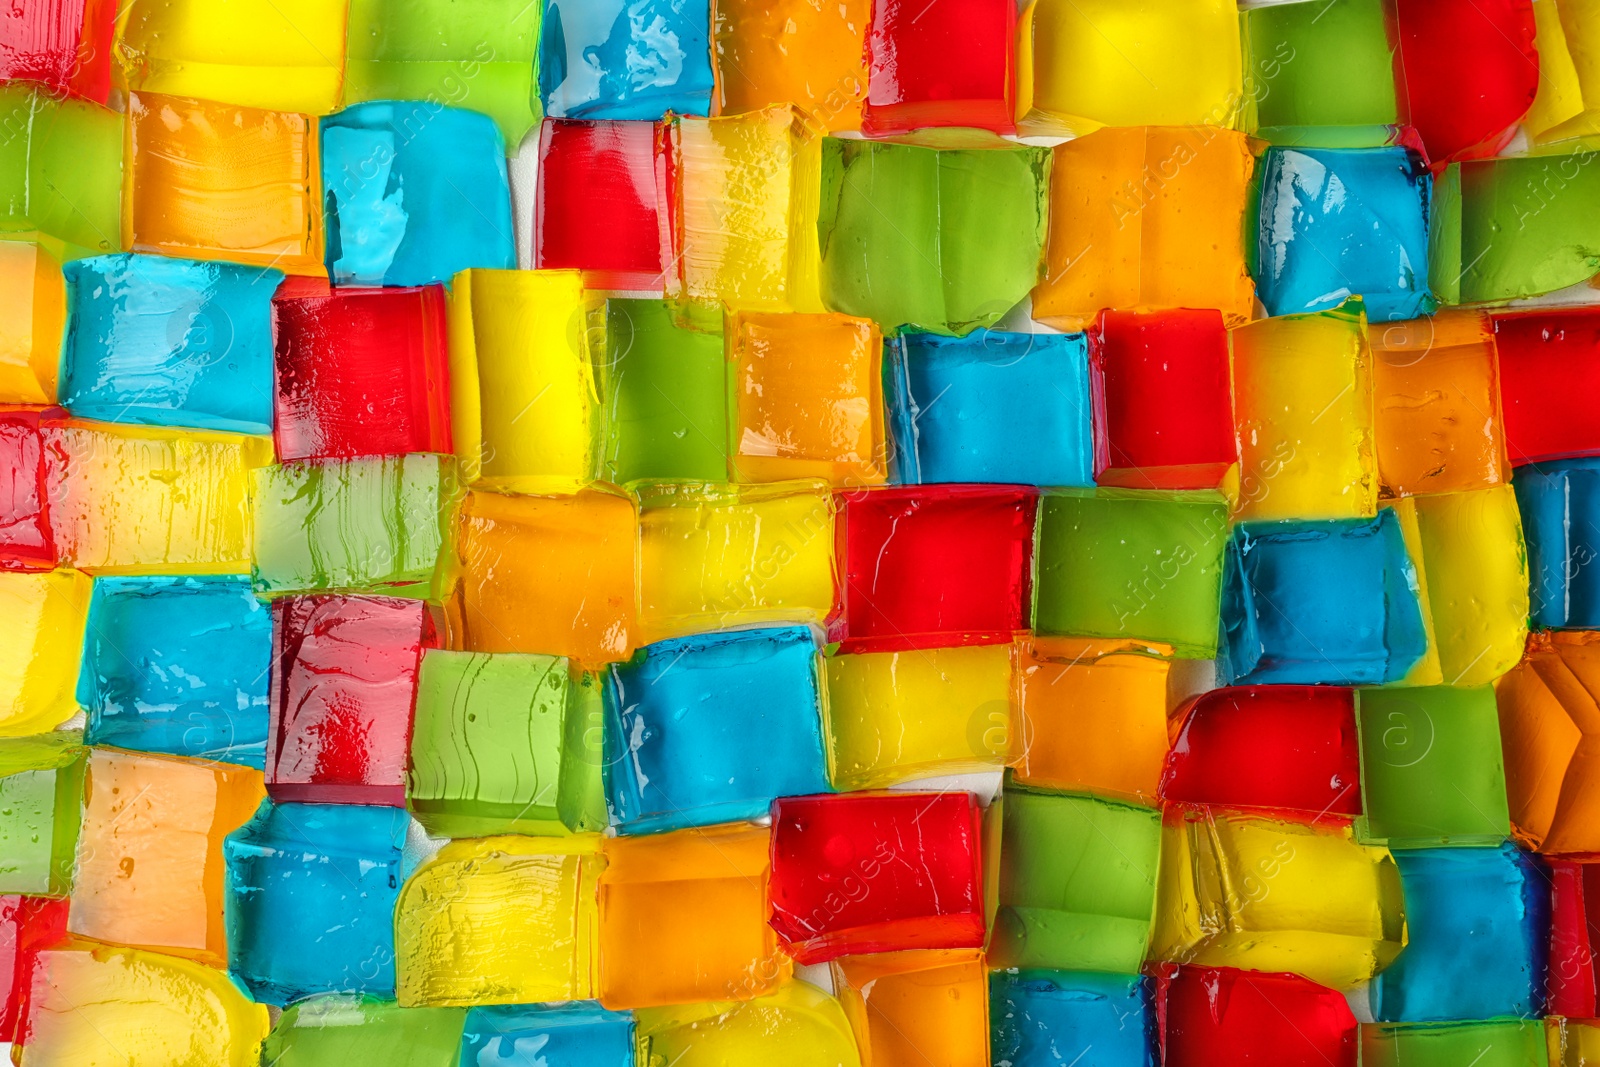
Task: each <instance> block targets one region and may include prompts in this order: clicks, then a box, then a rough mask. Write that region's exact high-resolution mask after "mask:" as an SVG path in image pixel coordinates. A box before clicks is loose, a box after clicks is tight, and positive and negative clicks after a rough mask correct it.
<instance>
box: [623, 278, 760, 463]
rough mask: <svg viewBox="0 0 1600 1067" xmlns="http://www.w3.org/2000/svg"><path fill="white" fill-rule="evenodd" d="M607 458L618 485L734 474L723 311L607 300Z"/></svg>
mask: <svg viewBox="0 0 1600 1067" xmlns="http://www.w3.org/2000/svg"><path fill="white" fill-rule="evenodd" d="M606 365H607V366H608V367H609V368H610V370H611V383H610V385H611V388H610V390H609V392H608V394H607V395H606V397H605V398H604V400H605V405H606V441H605V459H604V462H603V463H602V465H601V475H602V477H604V478H605V479H606V480H607V481H610V482H614V483H616V484H617V485H625V484H628V483H630V482H637V481H640V480H641V479H660V480H669V481H692V482H722V481H726V480H727V478H728V368H727V360H726V357H725V355H724V353H723V348H722V312H721V311H720V310H718V309H708V308H704V307H700V306H698V305H694V304H689V305H684V306H682V307H679V306H676V305H674V304H673V303H671V302H670V301H664V300H608V301H607V302H606Z"/></svg>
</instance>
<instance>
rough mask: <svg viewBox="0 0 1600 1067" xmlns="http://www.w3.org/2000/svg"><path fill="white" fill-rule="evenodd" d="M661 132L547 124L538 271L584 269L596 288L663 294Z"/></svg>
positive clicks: (538, 203)
mask: <svg viewBox="0 0 1600 1067" xmlns="http://www.w3.org/2000/svg"><path fill="white" fill-rule="evenodd" d="M659 129H660V127H659V126H658V125H657V124H656V123H653V122H567V121H561V120H558V119H546V120H545V122H544V126H543V127H542V128H541V129H540V131H539V191H538V194H537V199H536V200H535V202H534V209H533V240H534V249H533V264H534V266H535V267H538V268H539V269H541V270H552V269H554V270H568V269H569V270H581V271H583V276H584V281H585V282H586V283H587V284H588V285H590V286H591V287H593V288H596V289H631V290H639V291H654V292H661V291H662V289H663V288H664V287H665V285H666V280H665V277H664V271H665V270H666V264H665V262H664V260H663V257H662V255H661V252H662V249H663V248H665V247H666V241H665V240H664V238H665V237H666V236H667V233H666V227H665V226H664V225H663V219H662V216H663V213H664V212H665V210H666V198H667V190H666V189H665V188H663V187H662V184H661V182H662V178H663V177H665V174H664V169H660V168H658V167H657V165H656V163H657V148H658V142H659V137H658V131H659ZM508 265H512V266H514V264H508Z"/></svg>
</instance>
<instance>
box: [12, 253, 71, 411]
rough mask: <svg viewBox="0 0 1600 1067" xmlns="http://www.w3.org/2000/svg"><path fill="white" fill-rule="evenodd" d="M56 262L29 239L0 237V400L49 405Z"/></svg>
mask: <svg viewBox="0 0 1600 1067" xmlns="http://www.w3.org/2000/svg"><path fill="white" fill-rule="evenodd" d="M66 316H67V287H66V283H65V281H63V279H62V276H61V264H60V263H59V262H57V260H56V257H55V256H53V255H51V254H50V253H49V252H48V251H47V250H46V249H45V248H44V247H43V246H42V245H40V244H38V243H36V242H32V241H0V404H54V403H55V402H56V374H57V370H58V365H59V363H60V361H61V334H62V330H63V328H64V327H65V324H66Z"/></svg>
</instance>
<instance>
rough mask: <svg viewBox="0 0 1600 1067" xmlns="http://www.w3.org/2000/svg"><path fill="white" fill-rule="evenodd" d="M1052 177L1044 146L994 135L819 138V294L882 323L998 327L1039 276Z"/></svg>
mask: <svg viewBox="0 0 1600 1067" xmlns="http://www.w3.org/2000/svg"><path fill="white" fill-rule="evenodd" d="M896 6H900V5H896ZM938 143H942V142H938ZM1049 174H1050V151H1049V149H1046V148H1038V147H1029V146H1024V145H1016V144H1012V143H1011V142H1007V141H1000V140H998V139H997V140H995V141H994V142H993V143H990V142H989V141H988V140H980V141H977V142H976V143H975V144H974V145H973V146H972V147H948V148H942V147H936V146H935V145H934V144H915V143H899V142H889V141H861V140H840V139H837V138H831V137H830V138H827V139H826V140H824V141H823V145H822V188H823V190H824V195H823V198H822V209H821V216H820V218H819V220H818V228H819V230H820V233H821V241H822V298H823V301H824V302H825V303H826V304H827V306H828V308H829V309H830V310H832V311H842V312H844V313H845V314H847V315H860V316H862V317H864V318H870V319H873V320H874V321H876V322H878V323H879V324H880V325H882V326H884V327H885V328H889V327H897V326H911V327H915V328H916V329H919V330H927V331H931V332H933V333H943V334H957V335H960V334H965V333H969V332H971V331H972V330H973V329H975V328H976V327H979V326H993V325H995V324H996V323H998V322H999V321H1000V319H1001V318H1003V317H1004V316H1005V314H1006V313H1007V312H1008V311H1010V310H1011V309H1012V308H1013V307H1015V306H1016V305H1017V304H1018V303H1019V302H1021V300H1022V298H1023V297H1024V296H1026V295H1027V293H1028V291H1029V290H1030V289H1032V288H1033V286H1034V283H1035V282H1037V281H1038V280H1039V276H1040V267H1041V262H1040V261H1041V254H1042V251H1043V248H1044V238H1045V215H1046V210H1047V203H1046V182H1047V181H1048V179H1049Z"/></svg>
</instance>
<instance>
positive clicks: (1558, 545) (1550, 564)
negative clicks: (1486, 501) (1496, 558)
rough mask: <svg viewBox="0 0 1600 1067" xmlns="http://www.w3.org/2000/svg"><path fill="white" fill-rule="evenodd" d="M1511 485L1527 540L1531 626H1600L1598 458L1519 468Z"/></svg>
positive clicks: (1558, 627)
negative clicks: (1597, 534)
mask: <svg viewBox="0 0 1600 1067" xmlns="http://www.w3.org/2000/svg"><path fill="white" fill-rule="evenodd" d="M1512 485H1513V486H1514V487H1515V491H1516V499H1517V504H1518V508H1519V511H1520V514H1521V518H1522V529H1523V532H1524V533H1525V535H1526V538H1527V553H1528V555H1527V561H1528V572H1529V575H1530V577H1531V578H1532V583H1531V586H1530V590H1531V599H1532V618H1531V621H1532V623H1533V625H1534V626H1535V627H1536V628H1538V629H1541V630H1546V629H1548V630H1561V629H1581V630H1592V629H1596V628H1600V567H1596V566H1595V562H1596V558H1597V552H1596V550H1597V549H1600V538H1597V537H1596V536H1595V530H1596V529H1597V528H1600V526H1597V523H1600V458H1589V459H1574V460H1568V461H1566V462H1561V463H1542V464H1540V465H1539V466H1532V465H1530V466H1526V467H1518V468H1517V472H1516V475H1515V477H1514V478H1513V479H1512Z"/></svg>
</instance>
